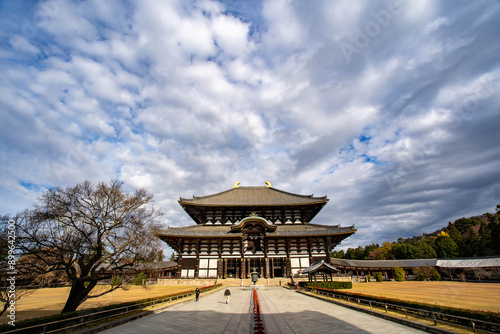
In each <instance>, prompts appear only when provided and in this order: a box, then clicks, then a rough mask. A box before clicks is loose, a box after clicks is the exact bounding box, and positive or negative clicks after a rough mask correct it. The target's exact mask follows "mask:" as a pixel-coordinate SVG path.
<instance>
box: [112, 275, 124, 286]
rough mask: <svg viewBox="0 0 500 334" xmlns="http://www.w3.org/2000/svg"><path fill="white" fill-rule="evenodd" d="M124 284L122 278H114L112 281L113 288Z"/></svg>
mask: <svg viewBox="0 0 500 334" xmlns="http://www.w3.org/2000/svg"><path fill="white" fill-rule="evenodd" d="M121 284H122V278H121V277H120V276H113V279H111V286H119V285H121Z"/></svg>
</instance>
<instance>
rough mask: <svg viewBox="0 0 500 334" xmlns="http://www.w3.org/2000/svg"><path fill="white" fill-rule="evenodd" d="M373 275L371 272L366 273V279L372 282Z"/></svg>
mask: <svg viewBox="0 0 500 334" xmlns="http://www.w3.org/2000/svg"><path fill="white" fill-rule="evenodd" d="M371 276H372V275H370V274H368V275H365V277H366V281H367V282H371V281H372V277H371Z"/></svg>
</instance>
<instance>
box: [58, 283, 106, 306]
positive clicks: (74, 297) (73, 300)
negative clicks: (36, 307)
mask: <svg viewBox="0 0 500 334" xmlns="http://www.w3.org/2000/svg"><path fill="white" fill-rule="evenodd" d="M96 284H97V281H90V282H89V283H88V286H87V287H85V281H82V280H73V283H72V284H71V290H70V292H69V296H68V300H67V301H66V305H64V308H63V310H62V312H61V314H63V313H66V312H73V311H76V309H77V308H78V306H80V304H81V303H83V302H84V301H85V300H86V299H87V296H88V294H89V293H90V291H92V289H93V288H94V286H95V285H96Z"/></svg>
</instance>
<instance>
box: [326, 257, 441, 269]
mask: <svg viewBox="0 0 500 334" xmlns="http://www.w3.org/2000/svg"><path fill="white" fill-rule="evenodd" d="M331 262H332V264H333V265H338V266H345V267H358V268H394V267H405V268H412V267H428V266H431V267H433V266H436V259H411V260H349V259H335V258H332V259H331Z"/></svg>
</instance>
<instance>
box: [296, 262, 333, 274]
mask: <svg viewBox="0 0 500 334" xmlns="http://www.w3.org/2000/svg"><path fill="white" fill-rule="evenodd" d="M337 271H340V270H339V269H337V268H335V267H334V266H333V265H331V264H329V263H326V262H325V261H323V260H321V262H317V263H315V264H313V265H312V266H310V267H309V268H307V269H305V270H304V271H303V272H302V273H303V274H314V273H316V272H337Z"/></svg>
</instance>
